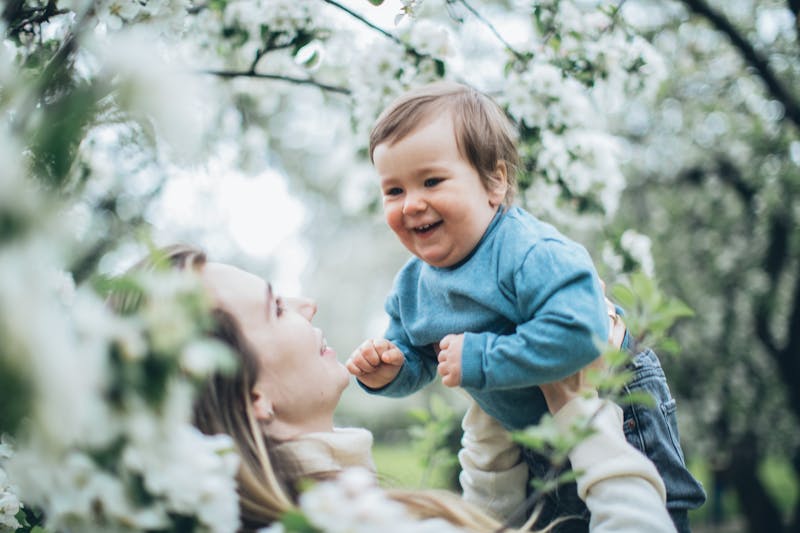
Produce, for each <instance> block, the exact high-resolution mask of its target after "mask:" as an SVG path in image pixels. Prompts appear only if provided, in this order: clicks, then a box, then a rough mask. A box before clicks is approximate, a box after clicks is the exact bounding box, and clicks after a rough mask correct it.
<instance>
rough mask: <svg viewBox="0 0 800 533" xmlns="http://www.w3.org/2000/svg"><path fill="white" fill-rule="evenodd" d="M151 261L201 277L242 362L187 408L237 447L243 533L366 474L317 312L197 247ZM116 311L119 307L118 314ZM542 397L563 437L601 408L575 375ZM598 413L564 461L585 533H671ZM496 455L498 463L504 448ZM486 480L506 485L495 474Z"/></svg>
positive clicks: (646, 484) (436, 509) (398, 495)
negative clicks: (575, 474) (316, 492)
mask: <svg viewBox="0 0 800 533" xmlns="http://www.w3.org/2000/svg"><path fill="white" fill-rule="evenodd" d="M159 256H161V257H163V258H165V259H166V260H168V262H169V264H170V265H171V266H172V267H174V268H178V269H183V270H191V271H194V272H196V273H197V275H198V276H199V277H200V279H201V281H202V283H203V285H204V286H205V287H206V288H207V290H208V292H209V294H210V295H211V297H212V300H213V318H214V320H215V323H216V329H215V332H214V336H215V337H217V338H218V339H220V340H221V341H223V342H224V343H226V344H227V345H228V346H230V348H232V351H233V352H234V353H235V354H236V356H237V358H238V359H239V368H238V370H237V371H236V372H235V373H234V374H228V375H225V374H217V375H215V376H213V377H212V378H211V379H210V380H209V381H208V382H207V384H206V385H205V387H204V389H203V390H202V391H201V393H200V395H199V397H198V399H197V402H196V405H195V424H196V425H197V427H198V428H199V429H200V430H201V431H203V432H204V433H207V434H217V433H226V434H228V435H230V436H231V437H232V438H233V439H234V441H235V442H236V444H237V446H238V448H239V453H240V455H241V459H242V461H241V466H240V469H239V473H238V478H237V481H238V488H239V495H240V510H241V521H242V529H243V530H244V531H252V530H256V529H259V528H261V527H264V526H266V525H269V524H270V523H272V522H273V521H275V520H276V519H278V518H279V517H280V516H281V515H283V514H284V513H285V512H287V511H289V510H292V509H295V508H296V504H297V499H298V485H299V482H301V481H303V480H324V479H328V478H331V477H334V476H336V475H338V474H339V473H341V472H342V471H343V470H344V469H346V468H348V467H352V466H360V467H366V468H369V469H370V470H372V471H374V465H373V463H372V457H371V446H372V436H371V434H370V433H369V432H368V431H366V430H364V429H360V428H348V429H340V428H336V427H335V426H334V424H333V414H334V410H335V408H336V406H337V404H338V402H339V399H340V397H341V394H342V391H343V390H344V389H345V387H346V386H347V384H348V382H349V373H348V371H347V370H346V369H345V367H344V366H343V365H342V364H341V363H340V362H339V361H338V360H337V358H336V353H335V351H334V350H333V349H331V348H330V347H329V346H328V345H327V343H326V341H325V337H324V336H323V334H322V331H321V330H320V329H318V328H316V327H314V326H313V325H312V324H311V320H312V318H313V316H314V314H315V313H316V304H315V303H314V302H313V301H311V300H307V299H301V298H284V297H281V296H278V295H276V294H274V293H273V291H272V287H271V286H270V284H269V283H266V282H265V281H264V280H263V279H261V278H259V277H257V276H255V275H253V274H250V273H247V272H245V271H242V270H240V269H238V268H235V267H233V266H230V265H224V264H220V263H211V262H207V261H206V257H205V255H204V254H203V252H201V251H200V250H197V249H194V248H190V247H185V246H172V247H169V248H166V249H164V250H162V252H161V254H159ZM142 266H143V265H140V268H141V267H142ZM124 300H125V299H124V298H121V299H118V300H117V301H116V305H117V306H118V307H125V301H124ZM542 390H543V392H544V394H545V397H546V398H547V402H548V407H549V409H550V410H551V411H552V412H554V413H555V419H556V422H557V424H559V425H560V426H562V427H566V426H568V425H569V424H570V422H571V421H573V420H574V418H575V416H577V415H578V414H592V413H594V412H595V411H596V410H597V407H598V406H601V405H603V404H602V402H600V401H599V400H597V399H596V398H594V399H591V400H587V399H585V398H584V397H583V396H581V394H582V393H583V392H585V386H584V384H583V374H582V373H579V374H576V375H575V376H572V377H570V378H567V379H565V380H563V381H562V382H558V383H553V384H550V385H547V386H543V387H542ZM606 405H607V407H606V408H603V409H602V410H601V411H599V413H598V414H597V415H595V416H594V425H595V427H596V429H597V432H596V434H595V435H594V436H592V437H591V438H590V439H589V440H588V441H586V442H584V443H582V444H581V445H580V446H578V447H577V448H576V449H575V450H574V451H573V452H572V453H571V454H570V460H571V462H572V464H573V466H574V467H575V468H576V470H584V471H585V473H584V474H583V475H582V476H581V477H580V479H579V481H578V484H579V491H580V494H581V496H582V497H583V498H585V499H586V503H587V505H588V507H589V509H590V510H591V512H592V523H591V528H592V531H596V532H601V531H631V532H634V531H642V530H644V528H648V529H649V530H650V531H651V532H658V531H674V529H673V526H672V522H671V520H670V518H669V516H668V514H667V512H666V508H665V506H664V497H665V496H664V485H663V482H662V481H661V478H660V477H659V476H658V473H657V472H656V470H655V468H654V467H653V465H652V463H650V461H649V460H647V459H646V458H645V457H643V456H642V455H641V454H639V453H638V452H636V451H635V450H634V449H633V448H631V447H630V446H629V445H628V444H627V443H626V442H625V438H624V435H623V433H622V421H621V415H620V411H619V409H618V408H616V407H613V406H611V404H606ZM476 416H481V417H482V420H483V423H484V430H485V431H484V433H483V435H484V436H486V437H487V438H491V436H492V435H494V434H496V432H497V431H498V430H499V426H498V425H497V424H496V423H495V422H493V421H492V419H491V418H489V417H488V416H486V415H483V414H482V413H478V414H477V415H476ZM496 451H497V454H498V457H499V456H502V455H503V453H504V448H503V443H502V442H499V443H498V445H497V447H496ZM489 462H490V463H491V461H489ZM470 474H472V479H477V480H481V479H486V478H485V476H484V477H481V476H482V475H485V474H486V473H485V472H480V471H474V472H471V473H470ZM491 475H492V476H493V479H495V480H496V481H498V480H502V479H503V477H502V476H503V473H502V472H501V473H500V474H495V473H492V474H491ZM499 488H500V489H502V487H499ZM389 496H390V497H391V498H392V499H394V500H396V501H399V502H401V503H403V504H405V506H406V507H407V509H408V510H409V511H410V512H411V513H412V514H413V515H415V516H417V517H419V518H420V519H425V518H434V517H436V518H443V519H445V520H447V521H449V522H451V523H452V524H454V525H456V526H460V527H463V528H465V529H468V530H472V531H492V530H495V529H497V528H498V527H499V526H500V524H498V523H497V522H496V521H495V520H494V519H493V518H490V517H489V516H488V515H487V514H485V513H484V512H482V511H479V510H478V509H477V508H476V507H475V506H473V505H469V504H467V503H465V502H464V501H463V500H461V499H460V498H459V497H458V496H456V495H453V494H450V493H446V492H442V491H389Z"/></svg>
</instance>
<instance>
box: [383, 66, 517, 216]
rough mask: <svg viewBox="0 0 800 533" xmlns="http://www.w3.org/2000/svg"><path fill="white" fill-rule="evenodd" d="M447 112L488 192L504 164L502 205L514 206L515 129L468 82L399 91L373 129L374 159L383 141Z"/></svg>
mask: <svg viewBox="0 0 800 533" xmlns="http://www.w3.org/2000/svg"><path fill="white" fill-rule="evenodd" d="M445 113H449V114H450V116H451V117H452V119H453V128H454V133H455V137H456V145H457V146H458V150H459V152H460V153H461V155H462V157H464V159H466V160H467V161H468V162H469V163H470V165H472V167H473V168H474V169H475V170H476V171H477V172H478V175H479V176H480V178H481V182H482V183H483V186H484V187H485V188H486V190H487V191H489V190H492V189H493V187H494V186H495V185H496V183H495V181H496V179H495V178H494V176H495V171H496V169H497V165H498V164H499V163H500V162H503V163H504V164H505V166H506V179H507V189H506V196H505V199H504V200H503V203H504V204H506V205H508V204H510V203H511V201H512V200H513V198H514V193H515V191H516V183H517V179H516V174H517V169H518V167H519V154H518V152H517V131H516V128H515V127H514V125H513V124H512V123H511V121H510V120H509V118H508V117H507V116H506V114H505V112H503V110H502V109H501V108H500V106H499V105H497V103H496V102H495V101H494V100H492V99H491V98H490V97H489V96H487V95H485V94H483V93H482V92H480V91H477V90H475V89H473V88H472V87H468V86H466V85H461V84H458V83H454V82H448V81H441V82H436V83H431V84H428V85H423V86H421V87H418V88H416V89H412V90H410V91H408V92H406V93H404V94H402V95H400V96H399V97H398V98H397V99H396V100H394V101H393V102H392V103H391V104H389V107H387V108H386V109H384V111H383V112H382V113H381V114H380V116H379V117H378V120H377V121H376V122H375V125H374V126H373V127H372V131H371V132H370V135H369V157H370V160H373V154H374V152H375V148H376V147H377V146H378V145H379V144H383V143H389V144H393V143H395V142H397V141H400V140H402V139H403V138H404V137H406V136H407V135H408V134H410V133H411V132H413V131H414V130H415V129H416V128H418V127H419V126H421V125H423V124H425V123H426V122H428V121H430V120H432V119H434V118H436V117H437V116H440V115H442V114H445ZM373 162H374V160H373Z"/></svg>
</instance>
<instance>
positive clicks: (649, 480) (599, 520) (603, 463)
mask: <svg viewBox="0 0 800 533" xmlns="http://www.w3.org/2000/svg"><path fill="white" fill-rule="evenodd" d="M584 372H585V370H581V371H580V372H578V373H577V374H575V375H573V376H570V377H568V378H566V379H564V380H561V381H558V382H555V383H548V384H546V385H542V387H541V388H542V392H543V393H544V395H545V399H546V400H547V404H548V407H550V409H551V411H553V412H554V413H555V414H554V415H553V418H554V419H555V422H556V425H557V426H558V427H559V428H560V429H561V430H563V431H569V428H570V427H572V426H573V425H574V424H575V423H576V421H579V420H581V419H583V420H589V419H591V427H592V428H593V429H594V430H595V433H594V434H593V435H592V436H590V437H589V438H587V439H586V440H584V441H583V442H581V443H580V444H579V445H578V446H576V447H575V449H573V450H572V452H570V454H569V459H570V462H571V463H572V468H573V469H574V470H575V471H576V472H578V473H579V476H578V480H577V483H578V495H579V496H580V497H581V499H583V500H584V501H585V502H586V506H587V507H588V508H589V511H590V512H591V513H592V518H591V522H590V525H589V529H590V531H592V533H606V532H614V533H639V532H642V531H647V532H648V533H662V532H663V533H673V532H674V531H675V526H674V525H673V523H672V519H671V518H670V516H669V514H668V513H667V508H666V505H665V501H666V490H665V488H664V482H663V480H662V479H661V476H660V475H659V474H658V471H657V470H656V468H655V466H654V465H653V463H652V462H651V461H650V460H649V459H648V458H647V457H645V456H644V455H642V454H641V453H639V451H638V450H636V449H635V448H633V447H632V446H631V445H630V444H628V442H627V441H626V440H625V434H624V433H623V430H622V410H621V409H620V408H619V406H617V405H615V404H613V403H611V402H610V401H607V400H601V399H599V398H597V397H596V395H591V394H590V396H589V397H588V398H587V397H586V396H585V394H586V383H585V378H584V375H583V374H584Z"/></svg>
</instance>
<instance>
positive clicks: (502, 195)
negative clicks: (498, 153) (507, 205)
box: [488, 159, 508, 207]
mask: <svg viewBox="0 0 800 533" xmlns="http://www.w3.org/2000/svg"><path fill="white" fill-rule="evenodd" d="M488 192H489V205H491V206H492V207H497V206H499V205H500V204H502V203H503V201H505V199H506V193H507V192H508V167H507V166H506V162H505V161H503V160H502V159H501V160H500V161H498V162H497V166H496V167H495V169H494V172H493V173H492V175H491V176H490V178H489V189H488Z"/></svg>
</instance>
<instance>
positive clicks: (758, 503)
mask: <svg viewBox="0 0 800 533" xmlns="http://www.w3.org/2000/svg"><path fill="white" fill-rule="evenodd" d="M757 440H758V439H757V438H756V436H755V435H752V434H748V435H745V436H744V437H743V438H742V439H741V440H740V441H739V442H738V443H736V445H735V446H734V448H733V454H732V456H731V462H730V464H729V465H728V467H727V468H726V469H725V471H726V474H727V475H726V477H727V479H728V480H730V483H731V484H732V485H733V487H734V489H735V490H736V494H737V496H738V499H739V506H740V508H741V510H742V514H743V515H744V517H745V520H746V521H747V531H749V532H750V533H763V532H765V531H770V532H776V533H778V532H781V531H784V525H783V521H782V520H781V514H780V511H779V510H778V508H777V507H776V506H775V504H774V503H773V501H772V498H771V497H770V495H769V493H767V491H766V488H765V487H764V485H763V484H762V483H761V480H760V479H759V477H758V462H759V457H758V454H757V451H756V447H755V442H757Z"/></svg>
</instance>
